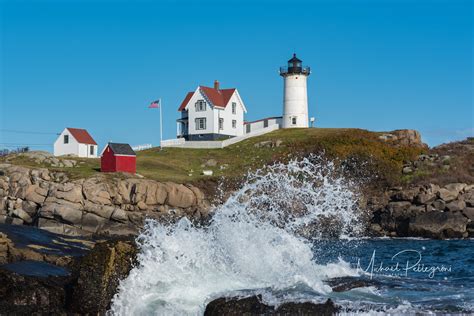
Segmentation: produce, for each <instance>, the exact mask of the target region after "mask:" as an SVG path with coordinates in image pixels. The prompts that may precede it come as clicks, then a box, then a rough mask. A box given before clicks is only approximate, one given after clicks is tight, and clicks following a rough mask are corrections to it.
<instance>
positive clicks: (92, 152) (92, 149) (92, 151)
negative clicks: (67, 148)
mask: <svg viewBox="0 0 474 316" xmlns="http://www.w3.org/2000/svg"><path fill="white" fill-rule="evenodd" d="M90 153H91V156H94V146H91V149H90Z"/></svg>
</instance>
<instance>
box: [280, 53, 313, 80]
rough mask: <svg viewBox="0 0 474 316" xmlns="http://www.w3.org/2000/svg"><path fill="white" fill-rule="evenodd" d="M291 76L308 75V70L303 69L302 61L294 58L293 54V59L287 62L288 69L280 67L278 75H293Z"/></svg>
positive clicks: (307, 68)
mask: <svg viewBox="0 0 474 316" xmlns="http://www.w3.org/2000/svg"><path fill="white" fill-rule="evenodd" d="M293 74H303V75H309V74H310V68H309V67H303V61H302V60H301V59H299V58H298V57H296V54H293V57H292V58H291V59H290V60H288V67H281V68H280V75H282V76H286V75H293Z"/></svg>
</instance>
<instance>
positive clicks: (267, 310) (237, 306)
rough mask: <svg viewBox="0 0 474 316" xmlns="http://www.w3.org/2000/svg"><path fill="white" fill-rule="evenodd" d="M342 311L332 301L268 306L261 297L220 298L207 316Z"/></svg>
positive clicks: (310, 313)
mask: <svg viewBox="0 0 474 316" xmlns="http://www.w3.org/2000/svg"><path fill="white" fill-rule="evenodd" d="M339 310H340V308H339V307H337V306H336V305H335V304H334V303H333V302H332V301H331V300H330V299H328V300H327V301H326V303H320V304H316V303H310V302H307V303H293V302H291V303H285V304H282V305H280V306H279V307H278V308H276V309H275V308H274V307H273V306H269V305H266V304H264V303H263V302H262V298H261V296H260V295H258V296H251V297H247V298H218V299H216V300H214V301H212V302H210V303H209V304H207V306H206V310H205V312H204V315H205V316H214V315H219V316H220V315H229V316H233V315H236V316H237V315H239V316H240V315H334V314H336V313H337V312H338V311H339Z"/></svg>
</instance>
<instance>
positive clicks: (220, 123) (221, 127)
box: [219, 118, 224, 129]
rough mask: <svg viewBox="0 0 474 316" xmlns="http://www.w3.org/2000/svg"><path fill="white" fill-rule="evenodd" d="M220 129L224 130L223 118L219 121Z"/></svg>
mask: <svg viewBox="0 0 474 316" xmlns="http://www.w3.org/2000/svg"><path fill="white" fill-rule="evenodd" d="M219 129H224V119H223V118H220V119H219Z"/></svg>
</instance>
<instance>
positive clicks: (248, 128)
mask: <svg viewBox="0 0 474 316" xmlns="http://www.w3.org/2000/svg"><path fill="white" fill-rule="evenodd" d="M251 129H252V128H251V127H250V124H247V125H245V132H246V133H247V134H248V133H250V131H251Z"/></svg>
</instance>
